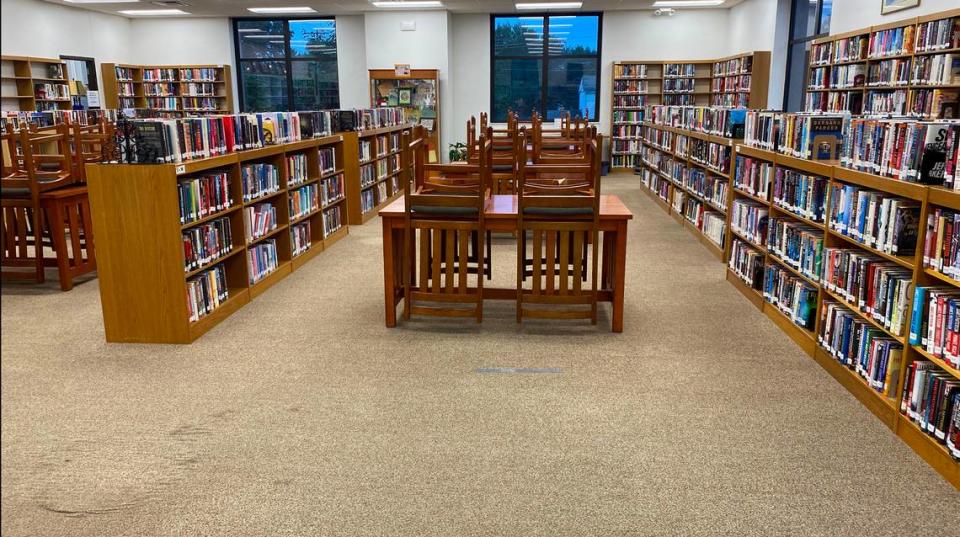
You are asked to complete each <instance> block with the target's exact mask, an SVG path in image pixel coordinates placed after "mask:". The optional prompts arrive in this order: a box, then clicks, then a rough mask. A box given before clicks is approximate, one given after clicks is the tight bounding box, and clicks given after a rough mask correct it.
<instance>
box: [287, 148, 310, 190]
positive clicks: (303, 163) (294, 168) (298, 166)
mask: <svg viewBox="0 0 960 537" xmlns="http://www.w3.org/2000/svg"><path fill="white" fill-rule="evenodd" d="M308 179H310V165H309V164H308V161H307V155H305V154H304V153H297V154H295V155H287V187H288V188H289V187H291V186H295V185H299V184H300V183H304V182H306V181H307V180H308Z"/></svg>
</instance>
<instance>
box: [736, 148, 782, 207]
mask: <svg viewBox="0 0 960 537" xmlns="http://www.w3.org/2000/svg"><path fill="white" fill-rule="evenodd" d="M773 175H774V166H773V163H771V162H767V161H765V160H760V159H755V158H753V157H745V156H743V155H737V159H736V163H735V170H734V176H733V177H734V183H733V184H734V186H735V187H736V188H738V189H740V190H741V191H743V192H746V193H747V194H750V195H751V196H756V197H758V198H762V199H764V200H765V199H767V197H768V196H769V194H770V184H771V183H772V181H773Z"/></svg>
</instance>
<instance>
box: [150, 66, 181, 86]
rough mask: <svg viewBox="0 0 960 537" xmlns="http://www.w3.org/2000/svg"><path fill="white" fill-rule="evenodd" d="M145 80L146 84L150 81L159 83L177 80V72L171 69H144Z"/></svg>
mask: <svg viewBox="0 0 960 537" xmlns="http://www.w3.org/2000/svg"><path fill="white" fill-rule="evenodd" d="M143 80H144V82H148V81H159V82H163V81H166V80H172V81H176V80H177V70H176V69H171V68H159V67H157V68H154V69H150V68H146V67H145V68H144V69H143Z"/></svg>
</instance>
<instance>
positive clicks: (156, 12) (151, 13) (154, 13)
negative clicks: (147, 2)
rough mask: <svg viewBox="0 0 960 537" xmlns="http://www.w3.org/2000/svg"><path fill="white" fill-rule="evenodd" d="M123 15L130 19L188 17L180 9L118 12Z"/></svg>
mask: <svg viewBox="0 0 960 537" xmlns="http://www.w3.org/2000/svg"><path fill="white" fill-rule="evenodd" d="M118 13H121V14H123V15H130V16H131V17H141V16H142V17H167V16H170V15H189V13H187V12H186V11H183V10H182V9H128V10H124V11H118Z"/></svg>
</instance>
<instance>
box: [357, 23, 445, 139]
mask: <svg viewBox="0 0 960 537" xmlns="http://www.w3.org/2000/svg"><path fill="white" fill-rule="evenodd" d="M363 18H364V34H365V35H364V37H365V39H366V52H367V69H393V66H394V65H395V64H398V63H407V64H410V68H411V69H439V70H440V147H439V148H438V150H439V152H440V153H441V155H440V156H443V155H442V154H443V153H446V148H447V144H448V143H449V140H450V139H451V135H453V129H454V128H455V125H454V124H453V121H452V120H453V91H452V89H453V85H452V83H451V79H450V39H449V38H450V29H449V24H450V16H449V14H448V13H447V12H446V11H406V12H394V11H389V12H382V13H381V12H371V13H365V14H364V16H363ZM404 21H413V22H414V23H416V30H415V31H412V32H409V31H401V30H400V23H401V22H404ZM366 93H367V94H368V95H369V89H368V90H367V92H366ZM369 102H370V101H369V97H368V99H367V106H369Z"/></svg>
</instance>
